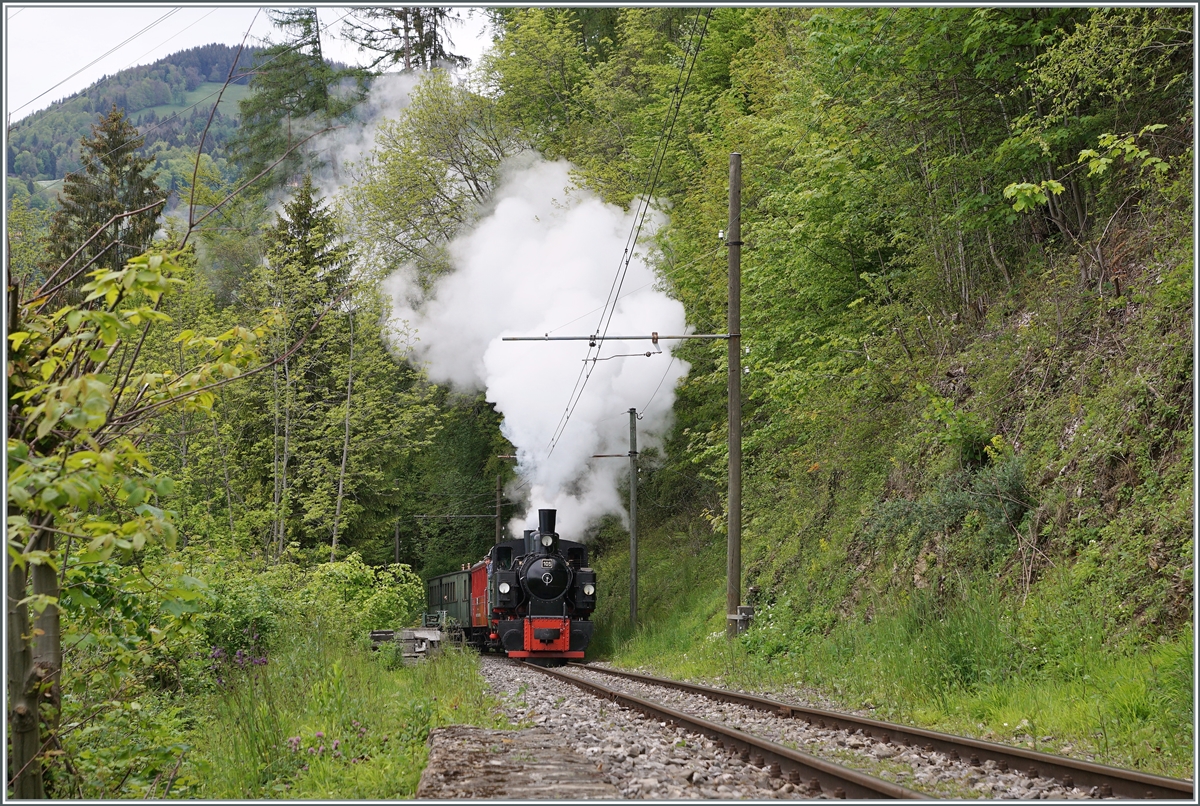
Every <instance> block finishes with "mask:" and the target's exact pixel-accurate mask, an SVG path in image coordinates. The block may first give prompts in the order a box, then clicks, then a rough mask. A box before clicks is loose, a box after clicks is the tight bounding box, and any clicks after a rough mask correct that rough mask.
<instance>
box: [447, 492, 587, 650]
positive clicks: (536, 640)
mask: <svg viewBox="0 0 1200 806" xmlns="http://www.w3.org/2000/svg"><path fill="white" fill-rule="evenodd" d="M556 515H557V511H556V510H553V509H539V510H538V528H537V529H536V530H535V529H529V530H526V531H525V534H524V536H523V537H522V538H521V539H519V540H506V541H504V542H501V543H498V544H496V545H495V546H493V547H492V549H491V551H489V552H488V555H487V556H486V557H485V558H484V559H483V560H481V561H480V562H478V563H475V564H474V565H472V566H470V567H469V568H464V569H463V570H461V571H455V572H453V573H450V574H442V575H440V576H436V577H433V578H431V579H429V580H428V581H427V582H426V594H427V607H426V613H427V616H432V617H437V618H439V620H443V622H444V623H445V624H447V625H449V626H451V627H452V628H454V629H460V630H461V631H462V636H463V638H464V639H465V640H466V641H467V642H468V643H470V644H473V645H474V646H477V647H479V648H480V649H481V650H494V651H500V652H505V653H507V654H508V656H509V657H511V658H525V659H530V660H539V659H549V660H552V661H554V662H566V660H568V659H577V658H582V657H583V653H584V650H585V649H587V645H588V643H589V642H590V641H591V638H592V627H593V625H592V621H591V615H592V611H594V610H595V609H596V572H595V571H594V570H592V569H591V568H589V567H588V557H587V547H586V546H584V545H583V544H582V543H577V542H575V541H572V540H563V539H562V538H561V537H560V536H559V534H558V533H557V532H556V531H554V529H555V520H556Z"/></svg>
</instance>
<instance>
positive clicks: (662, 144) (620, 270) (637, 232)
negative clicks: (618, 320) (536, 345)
mask: <svg viewBox="0 0 1200 806" xmlns="http://www.w3.org/2000/svg"><path fill="white" fill-rule="evenodd" d="M711 16H712V9H709V10H708V11H707V12H706V13H705V15H704V25H703V27H702V28H701V29H700V36H699V38H698V39H697V40H696V46H695V49H694V50H693V51H692V58H691V62H690V64H689V63H688V61H687V60H686V59H685V60H684V62H683V63H682V64H680V68H679V70H680V74H682V73H683V67H684V65H688V68H687V76H686V78H685V79H684V81H683V87H682V90H681V91H678V92H676V93H675V95H676V98H675V103H674V110H673V111H672V112H671V113H670V114H671V118H670V121H669V123H668V124H667V126H666V128H665V131H664V133H663V135H662V136H661V137H660V140H659V145H656V147H655V154H654V159H655V160H657V165H655V163H654V161H653V160H652V162H651V167H652V170H653V173H652V174H651V180H650V188H649V192H648V193H646V195H645V197H644V198H643V200H642V202H641V203H640V204H639V211H640V213H639V217H638V219H637V221H636V225H635V228H634V229H633V231H632V232H631V235H630V238H628V239H626V242H625V252H624V254H623V255H622V256H621V257H622V263H621V264H618V267H617V276H616V277H614V278H613V287H615V289H616V299H617V300H619V299H620V293H621V287H622V286H623V285H624V283H625V276H626V275H627V274H628V272H629V263H630V261H631V260H632V259H633V254H632V250H633V249H634V248H636V245H637V238H638V237H640V236H641V231H642V227H643V225H644V224H645V221H646V216H647V215H648V214H649V211H650V203H651V200H652V199H653V196H654V190H655V189H656V188H657V187H658V178H659V175H660V173H661V171H662V164H663V162H664V161H665V160H666V146H667V144H668V143H669V142H670V139H671V135H672V134H673V133H674V131H675V121H676V120H677V119H678V118H679V111H680V109H682V108H683V99H684V96H685V95H686V94H687V88H688V84H689V83H690V82H691V78H692V71H693V70H694V69H695V67H696V59H697V58H698V57H699V55H700V48H701V46H702V45H703V44H704V37H705V34H706V33H707V32H708V21H709V18H710V17H711ZM699 18H700V12H699V10H697V11H696V19H697V22H699ZM693 30H695V29H694V28H693ZM689 44H690V43H689ZM679 89H680V88H679V84H678V79H676V90H679ZM631 243H632V246H631V245H630V244H631ZM612 299H613V290H612V288H610V289H609V294H608V300H612ZM608 300H606V301H605V306H604V308H605V310H606V311H607V321H606V319H605V314H604V313H601V315H600V324H601V325H603V328H604V329H603V332H602V333H601V334H600V337H599V339H598V340H597V344H596V345H594V346H595V347H596V354H597V356H599V353H600V345H601V344H603V339H604V336H606V335H608V328H609V326H610V325H611V324H612V317H613V315H614V314H615V313H616V300H613V305H612V310H611V311H609V310H607V309H608ZM597 330H598V331H599V327H597ZM592 347H593V345H590V344H589V345H588V354H587V357H586V358H585V359H584V364H583V368H582V370H581V374H580V378H582V383H581V382H580V379H579V378H577V379H576V381H575V389H573V390H572V396H571V399H569V402H568V404H567V409H566V412H565V414H564V416H563V418H562V419H560V420H559V425H558V426H557V427H556V428H555V433H554V436H553V437H552V438H551V441H550V450H549V451H548V452H547V454H546V455H547V456H550V455H551V454H553V453H554V449H555V448H556V447H557V446H558V442H559V440H561V439H562V435H563V434H564V433H565V432H566V429H567V425H568V423H570V421H571V416H572V415H573V414H574V413H575V408H576V407H577V406H578V405H579V401H580V400H581V399H582V398H583V392H584V389H586V388H587V383H588V381H589V380H590V379H591V377H592V372H593V371H595V368H596V362H595V361H594V360H589V359H591V358H592V354H591V352H592ZM669 367H670V365H668V369H669ZM663 377H664V378H665V377H666V376H665V375H664V376H663ZM659 385H660V386H661V385H662V382H661V381H660V382H659ZM576 390H578V391H576ZM656 394H657V390H656ZM652 399H653V398H652Z"/></svg>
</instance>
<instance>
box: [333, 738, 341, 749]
mask: <svg viewBox="0 0 1200 806" xmlns="http://www.w3.org/2000/svg"><path fill="white" fill-rule="evenodd" d="M341 746H342V740H341V739H334V740H333V749H334V750H337V749H338V748H339V747H341Z"/></svg>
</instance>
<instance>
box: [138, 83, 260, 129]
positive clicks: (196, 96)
mask: <svg viewBox="0 0 1200 806" xmlns="http://www.w3.org/2000/svg"><path fill="white" fill-rule="evenodd" d="M221 86H222V85H221V84H220V83H219V82H215V81H206V82H205V83H203V84H201V85H200V86H198V87H196V89H194V90H192V91H191V92H188V93H185V94H184V97H183V103H182V104H160V105H159V106H151V107H148V108H146V109H139V110H138V111H137V112H134V113H133V114H132V115H131V117H132V118H133V120H134V122H135V123H140V122H141V121H142V120H143V119H144V118H145V117H147V116H148V115H149V114H150V113H151V112H154V113H155V114H156V115H158V118H159V120H162V119H163V118H164V117H168V116H169V115H174V114H175V113H177V112H183V111H184V110H187V113H186V114H189V115H190V114H191V111H192V110H191V107H192V106H193V105H195V107H196V109H199V110H200V111H201V112H203V113H204V114H207V113H208V112H209V110H211V109H212V105H213V103H214V102H215V101H216V100H217V93H219V92H220V91H221ZM249 92H250V88H249V87H248V86H246V85H243V84H230V85H229V87H228V88H227V89H226V90H225V94H224V95H222V96H221V114H222V115H232V116H234V117H236V116H237V114H238V106H237V105H238V101H240V100H241V99H242V98H244V97H246V95H248V94H249Z"/></svg>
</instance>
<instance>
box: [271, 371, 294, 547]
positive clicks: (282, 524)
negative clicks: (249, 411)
mask: <svg viewBox="0 0 1200 806" xmlns="http://www.w3.org/2000/svg"><path fill="white" fill-rule="evenodd" d="M291 438H292V372H291V366H290V365H289V362H288V359H286V358H285V359H283V456H282V457H281V460H280V468H279V538H278V543H277V544H276V550H275V556H276V557H277V558H278V557H282V556H283V547H284V543H285V539H286V537H287V491H288V475H287V473H288V458H289V451H290V449H291Z"/></svg>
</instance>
